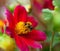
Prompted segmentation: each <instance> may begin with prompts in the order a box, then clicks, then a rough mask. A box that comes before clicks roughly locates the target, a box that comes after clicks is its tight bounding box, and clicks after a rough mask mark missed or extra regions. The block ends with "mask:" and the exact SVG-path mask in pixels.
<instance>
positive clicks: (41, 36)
mask: <svg viewBox="0 0 60 51" xmlns="http://www.w3.org/2000/svg"><path fill="white" fill-rule="evenodd" d="M25 37H26V38H29V39H32V40H36V41H44V40H46V34H45V33H44V32H42V31H39V30H32V31H31V32H30V33H29V34H27V35H25Z"/></svg>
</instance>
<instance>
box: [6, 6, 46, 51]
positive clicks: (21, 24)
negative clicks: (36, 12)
mask: <svg viewBox="0 0 60 51" xmlns="http://www.w3.org/2000/svg"><path fill="white" fill-rule="evenodd" d="M6 15H7V19H8V22H9V26H8V28H9V30H10V31H11V33H12V34H11V35H12V36H13V38H14V39H15V41H16V44H17V46H18V47H19V49H20V50H21V51H29V48H28V46H31V47H32V48H42V45H41V44H39V43H38V42H37V41H44V40H46V34H45V33H44V32H42V31H40V30H36V29H35V27H36V26H37V24H38V23H37V21H36V20H35V19H34V18H33V17H31V16H28V15H27V12H26V10H25V8H24V7H23V6H20V5H18V6H16V8H15V10H14V13H13V14H12V13H11V12H10V11H9V10H6Z"/></svg>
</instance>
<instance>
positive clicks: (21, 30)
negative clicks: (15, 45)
mask: <svg viewBox="0 0 60 51" xmlns="http://www.w3.org/2000/svg"><path fill="white" fill-rule="evenodd" d="M29 26H32V24H31V23H30V22H19V23H17V24H16V27H15V32H16V33H17V34H27V33H28V32H30V31H31V29H30V28H29Z"/></svg>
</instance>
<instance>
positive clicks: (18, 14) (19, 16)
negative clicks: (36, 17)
mask: <svg viewBox="0 0 60 51" xmlns="http://www.w3.org/2000/svg"><path fill="white" fill-rule="evenodd" d="M26 18H27V12H26V10H25V8H24V7H23V6H20V5H18V6H17V7H16V8H15V10H14V19H15V21H16V20H18V21H26Z"/></svg>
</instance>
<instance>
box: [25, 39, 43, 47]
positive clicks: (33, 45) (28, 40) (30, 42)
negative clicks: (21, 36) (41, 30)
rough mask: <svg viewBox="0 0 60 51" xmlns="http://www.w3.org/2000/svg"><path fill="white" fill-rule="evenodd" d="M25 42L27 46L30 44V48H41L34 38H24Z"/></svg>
mask: <svg viewBox="0 0 60 51" xmlns="http://www.w3.org/2000/svg"><path fill="white" fill-rule="evenodd" d="M25 43H26V44H27V45H28V46H31V47H32V48H42V45H41V44H40V43H38V42H36V41H34V40H31V39H26V38H25Z"/></svg>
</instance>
